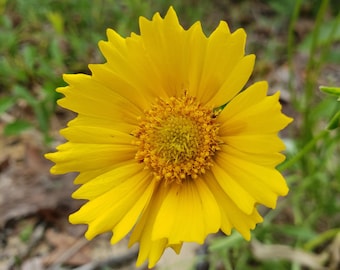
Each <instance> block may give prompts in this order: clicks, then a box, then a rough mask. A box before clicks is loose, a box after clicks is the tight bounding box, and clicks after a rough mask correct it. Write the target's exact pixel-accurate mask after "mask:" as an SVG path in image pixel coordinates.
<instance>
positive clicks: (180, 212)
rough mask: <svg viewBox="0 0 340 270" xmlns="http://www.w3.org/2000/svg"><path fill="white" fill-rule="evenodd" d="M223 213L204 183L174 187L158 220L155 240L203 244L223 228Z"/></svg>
mask: <svg viewBox="0 0 340 270" xmlns="http://www.w3.org/2000/svg"><path fill="white" fill-rule="evenodd" d="M220 220H221V218H220V213H219V210H218V205H217V203H216V201H215V198H214V197H213V194H212V193H211V192H210V190H209V189H208V188H207V186H206V184H204V182H203V180H201V179H195V180H188V181H184V183H182V184H180V185H179V184H177V183H174V184H172V185H171V186H169V187H167V194H166V195H165V197H164V199H163V202H162V205H161V207H160V209H159V211H158V214H157V218H156V220H155V224H154V228H153V233H152V239H153V240H157V239H162V238H166V239H168V243H169V244H177V243H181V242H197V243H203V242H204V239H205V237H206V236H207V235H208V234H209V233H213V232H216V231H217V230H218V229H219V226H220Z"/></svg>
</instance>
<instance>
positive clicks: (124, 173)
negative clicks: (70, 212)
mask: <svg viewBox="0 0 340 270" xmlns="http://www.w3.org/2000/svg"><path fill="white" fill-rule="evenodd" d="M143 169H144V165H143V164H138V163H137V162H135V161H134V160H132V161H128V162H126V163H125V164H120V166H119V167H117V168H115V169H113V170H111V171H108V172H106V173H104V174H102V175H99V176H97V177H96V178H93V179H92V180H91V181H89V182H87V183H85V184H83V185H82V186H81V187H80V188H78V189H77V190H76V191H75V192H74V193H73V194H72V197H73V198H75V199H86V200H93V199H95V198H96V197H98V196H100V195H102V194H103V193H105V192H108V191H110V190H111V189H113V188H115V187H117V186H119V185H120V184H122V183H123V182H125V181H127V179H129V178H130V177H134V176H135V175H138V174H139V173H141V171H143Z"/></svg>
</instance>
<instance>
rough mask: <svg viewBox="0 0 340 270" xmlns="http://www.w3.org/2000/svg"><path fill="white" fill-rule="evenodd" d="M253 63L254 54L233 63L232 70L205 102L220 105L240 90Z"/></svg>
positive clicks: (247, 77) (248, 75)
mask: <svg viewBox="0 0 340 270" xmlns="http://www.w3.org/2000/svg"><path fill="white" fill-rule="evenodd" d="M254 63H255V55H253V54H250V55H247V56H245V57H243V58H242V59H241V60H240V61H238V62H237V63H235V67H234V68H233V70H232V72H231V73H230V74H229V76H228V77H227V78H226V80H225V81H224V83H223V85H222V86H221V88H220V89H219V90H218V93H217V94H216V95H215V96H214V97H213V98H212V99H211V100H209V102H208V103H207V105H210V106H214V107H217V106H221V105H223V104H225V103H226V102H228V101H229V100H230V99H232V98H233V97H234V96H235V95H236V94H237V93H238V92H240V91H241V90H242V88H243V87H244V85H245V84H246V82H247V81H248V79H249V77H250V75H251V73H252V71H253V68H254Z"/></svg>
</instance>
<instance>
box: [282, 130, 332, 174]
mask: <svg viewBox="0 0 340 270" xmlns="http://www.w3.org/2000/svg"><path fill="white" fill-rule="evenodd" d="M328 132H329V130H327V129H325V130H322V131H321V132H320V133H319V134H318V135H317V136H315V137H314V138H313V139H311V140H310V141H309V142H308V143H307V144H306V145H305V146H304V147H303V148H302V149H301V150H300V151H299V152H298V153H297V154H296V155H295V156H293V157H292V158H291V159H289V160H288V161H286V162H285V163H283V164H281V165H280V166H278V170H279V171H281V172H282V171H284V170H287V169H288V168H290V167H291V166H293V165H294V164H295V163H296V162H297V161H299V160H300V159H302V158H303V157H304V156H305V155H306V154H307V153H308V152H309V151H310V150H312V149H313V147H314V146H315V145H316V143H317V142H318V141H319V140H320V139H321V138H323V137H325V136H326V135H327V134H328Z"/></svg>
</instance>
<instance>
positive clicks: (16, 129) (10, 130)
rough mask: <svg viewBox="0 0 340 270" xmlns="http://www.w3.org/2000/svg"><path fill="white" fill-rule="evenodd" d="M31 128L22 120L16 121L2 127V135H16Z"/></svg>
mask: <svg viewBox="0 0 340 270" xmlns="http://www.w3.org/2000/svg"><path fill="white" fill-rule="evenodd" d="M31 127H32V124H31V123H29V122H27V121H24V120H16V121H14V122H12V123H9V124H7V125H6V126H5V127H4V135H5V136H11V135H18V134H20V133H21V132H23V131H25V130H27V129H29V128H31Z"/></svg>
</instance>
